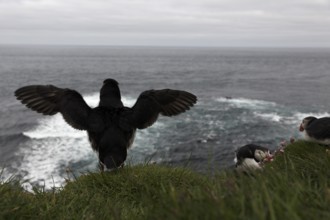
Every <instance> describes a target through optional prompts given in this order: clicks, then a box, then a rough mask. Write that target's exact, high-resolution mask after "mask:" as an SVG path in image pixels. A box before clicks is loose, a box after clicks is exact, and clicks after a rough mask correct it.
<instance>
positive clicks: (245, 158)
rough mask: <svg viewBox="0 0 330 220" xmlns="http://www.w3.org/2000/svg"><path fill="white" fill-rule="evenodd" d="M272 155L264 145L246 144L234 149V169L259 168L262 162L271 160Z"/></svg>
mask: <svg viewBox="0 0 330 220" xmlns="http://www.w3.org/2000/svg"><path fill="white" fill-rule="evenodd" d="M272 159H273V155H272V154H271V153H270V150H269V149H268V148H266V147H262V146H259V145H256V144H247V145H244V146H242V147H240V148H239V149H238V150H236V157H235V159H234V161H235V166H236V170H239V171H248V170H260V169H262V166H261V164H262V163H263V162H268V161H272Z"/></svg>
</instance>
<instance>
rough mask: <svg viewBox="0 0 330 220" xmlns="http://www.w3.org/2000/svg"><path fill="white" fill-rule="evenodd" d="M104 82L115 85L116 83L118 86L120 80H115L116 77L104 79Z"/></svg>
mask: <svg viewBox="0 0 330 220" xmlns="http://www.w3.org/2000/svg"><path fill="white" fill-rule="evenodd" d="M103 84H113V85H116V86H118V84H119V83H118V82H117V81H116V80H114V79H110V78H109V79H105V80H104V81H103Z"/></svg>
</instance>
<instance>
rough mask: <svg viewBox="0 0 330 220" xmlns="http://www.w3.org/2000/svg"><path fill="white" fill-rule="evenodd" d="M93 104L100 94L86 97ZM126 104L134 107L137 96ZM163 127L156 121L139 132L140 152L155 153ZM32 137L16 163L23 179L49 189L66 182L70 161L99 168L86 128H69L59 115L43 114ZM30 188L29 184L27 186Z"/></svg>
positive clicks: (82, 168) (31, 134)
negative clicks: (157, 139)
mask: <svg viewBox="0 0 330 220" xmlns="http://www.w3.org/2000/svg"><path fill="white" fill-rule="evenodd" d="M84 99H85V100H86V102H87V103H88V104H89V105H90V106H91V107H95V106H97V104H98V102H99V95H98V94H91V95H87V96H84ZM122 101H123V103H124V105H125V106H132V105H133V104H134V103H135V99H132V98H130V97H123V98H122ZM162 126H164V125H163V124H162V123H160V122H157V123H156V124H155V126H153V127H152V128H149V129H146V130H142V131H140V132H138V134H137V136H136V141H135V142H134V144H133V146H137V147H136V149H133V150H131V151H136V152H140V153H149V154H150V153H153V152H154V145H155V143H156V137H157V136H159V131H158V128H160V127H162ZM24 135H26V136H28V137H30V138H31V140H29V142H28V143H27V145H28V146H24V147H22V148H20V151H19V152H18V153H17V154H18V155H19V156H22V155H23V159H22V161H20V162H19V163H17V164H16V168H17V169H18V170H19V171H20V172H21V173H23V174H24V175H25V176H24V179H28V180H29V182H37V183H39V184H40V185H45V187H46V188H50V187H53V186H56V187H58V186H60V185H61V184H63V183H64V177H65V176H63V173H65V169H66V168H67V167H68V166H69V165H70V163H71V164H72V163H79V162H80V161H85V162H86V161H87V162H86V163H84V165H82V166H83V167H81V168H80V170H85V171H86V170H91V169H95V168H96V167H97V161H98V159H97V155H96V154H95V153H94V152H93V151H92V149H91V147H90V144H89V142H88V139H87V135H86V132H85V131H79V130H75V129H73V128H72V127H70V126H69V125H68V124H67V123H66V122H65V121H64V119H63V118H62V116H61V115H60V114H57V115H55V116H52V117H44V118H42V119H41V120H40V121H39V125H38V126H37V127H36V128H34V129H33V130H31V131H27V132H24ZM26 187H27V188H28V189H29V188H31V187H30V186H28V185H27V186H26Z"/></svg>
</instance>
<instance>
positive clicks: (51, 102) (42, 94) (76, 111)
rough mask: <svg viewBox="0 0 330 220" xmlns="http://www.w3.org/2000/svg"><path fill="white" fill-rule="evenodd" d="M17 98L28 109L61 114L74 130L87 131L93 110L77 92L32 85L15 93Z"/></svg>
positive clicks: (46, 113)
mask: <svg viewBox="0 0 330 220" xmlns="http://www.w3.org/2000/svg"><path fill="white" fill-rule="evenodd" d="M15 96H16V97H17V99H18V100H20V101H21V102H22V103H23V104H25V105H26V106H27V107H28V108H30V109H32V110H34V111H36V112H38V113H41V114H44V115H54V114H56V113H58V112H60V113H61V114H62V115H63V118H64V119H65V121H66V122H67V123H68V124H70V125H71V126H72V127H73V128H76V129H79V130H87V128H88V124H87V123H88V120H87V119H88V115H89V113H90V111H91V108H90V107H89V106H88V105H87V104H86V102H85V101H84V99H83V97H82V96H81V95H80V94H79V93H78V92H77V91H75V90H71V89H61V88H58V87H55V86H53V85H31V86H25V87H22V88H20V89H18V90H16V91H15Z"/></svg>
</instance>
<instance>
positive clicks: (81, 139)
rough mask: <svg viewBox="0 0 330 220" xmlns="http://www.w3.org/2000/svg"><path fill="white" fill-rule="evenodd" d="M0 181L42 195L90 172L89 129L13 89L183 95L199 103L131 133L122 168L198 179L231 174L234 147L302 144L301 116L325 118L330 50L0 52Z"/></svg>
mask: <svg viewBox="0 0 330 220" xmlns="http://www.w3.org/2000/svg"><path fill="white" fill-rule="evenodd" d="M0 76H1V81H0V97H1V98H0V103H1V108H0V123H1V126H0V173H1V174H0V178H1V181H5V180H6V179H8V178H10V177H13V176H17V177H19V178H21V179H22V181H25V182H26V183H25V184H27V188H28V187H29V186H30V187H31V185H40V186H44V187H45V188H46V189H50V188H51V187H54V186H55V187H59V186H62V185H64V184H65V179H66V178H69V177H70V175H80V174H82V173H86V172H90V171H91V172H95V171H97V156H96V153H95V152H93V151H92V149H91V147H90V145H89V142H88V140H87V135H86V132H84V131H78V130H74V129H73V128H71V127H70V126H69V125H67V124H66V123H65V122H64V120H63V119H62V117H61V115H60V114H57V115H55V116H43V115H41V114H38V113H35V112H33V111H31V110H30V109H27V108H26V107H25V106H24V105H22V104H21V103H20V102H19V101H17V100H16V99H15V97H14V91H15V90H16V89H18V88H19V87H22V86H25V85H32V84H53V85H55V86H58V87H61V88H71V89H75V90H77V91H79V92H80V93H81V94H82V95H83V96H84V98H85V100H86V102H87V103H88V104H89V105H90V106H96V105H97V104H98V99H99V98H98V95H99V89H100V88H101V85H102V82H103V80H104V79H106V78H113V79H116V80H117V81H118V82H119V85H120V89H121V93H122V99H123V102H124V104H125V105H126V106H132V105H133V104H134V103H135V100H136V99H137V97H138V96H139V94H140V93H141V92H143V91H145V90H149V89H163V88H171V89H179V90H186V91H189V92H191V93H193V94H195V95H196V96H197V97H198V103H197V104H196V105H195V106H194V107H193V108H191V110H189V111H187V112H186V113H183V114H181V115H179V116H176V117H171V118H169V117H162V116H160V117H159V119H158V121H157V122H156V123H155V124H154V125H153V126H152V127H150V128H147V129H144V130H138V131H137V135H136V139H135V142H134V144H133V147H132V148H131V149H130V150H129V152H128V159H127V161H126V164H131V165H135V164H145V163H149V162H155V163H158V164H165V165H169V166H173V167H177V166H184V167H189V168H191V169H193V170H196V171H198V172H202V173H210V172H212V173H214V172H217V171H220V170H222V169H232V168H233V165H234V162H233V158H234V156H235V150H236V149H237V148H239V147H241V146H243V145H245V144H249V143H255V144H260V145H262V146H265V147H268V148H270V149H271V150H275V149H276V148H277V147H278V145H279V143H280V142H281V141H283V140H289V139H290V137H294V138H296V139H300V138H302V134H301V133H299V131H298V126H299V124H300V122H301V120H302V119H303V118H304V117H305V116H309V115H314V116H317V117H321V116H327V115H329V110H330V97H329V95H330V86H329V83H330V49H309V48H304V49H303V48H301V49H297V48H296V49H292V48H291V49H290V48H280V49H279V48H174V47H173V48H171V47H110V46H105V47H101V46H15V45H10V46H8V45H7V46H6V45H1V46H0Z"/></svg>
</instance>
